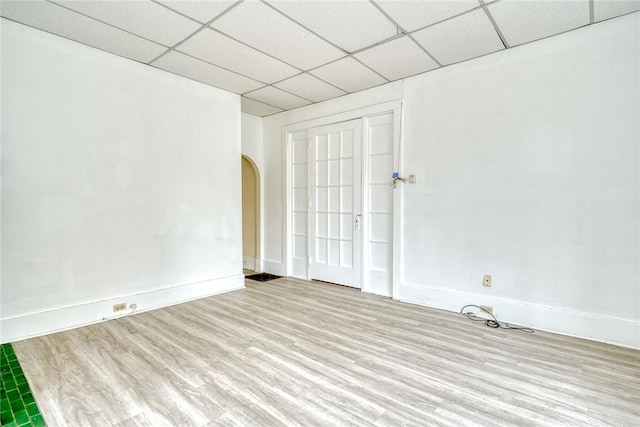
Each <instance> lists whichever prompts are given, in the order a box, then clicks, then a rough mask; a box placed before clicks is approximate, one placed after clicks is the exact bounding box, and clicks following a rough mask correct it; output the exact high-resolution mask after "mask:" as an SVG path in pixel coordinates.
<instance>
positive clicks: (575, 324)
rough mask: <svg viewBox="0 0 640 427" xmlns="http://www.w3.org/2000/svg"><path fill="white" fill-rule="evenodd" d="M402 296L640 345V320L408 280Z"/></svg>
mask: <svg viewBox="0 0 640 427" xmlns="http://www.w3.org/2000/svg"><path fill="white" fill-rule="evenodd" d="M400 300H401V301H404V302H409V303H414V304H420V305H424V306H427V307H433V308H439V309H444V310H449V311H455V312H459V311H460V309H461V308H462V307H463V306H464V305H466V304H477V305H480V304H482V305H488V306H491V307H493V313H494V315H495V316H496V317H497V318H498V320H500V321H504V322H509V323H512V324H515V325H521V326H528V327H530V328H533V329H538V330H542V331H548V332H554V333H558V334H562V335H570V336H575V337H579V338H586V339H589V340H594V341H601V342H605V343H609V344H615V345H620V346H623V347H630V348H635V349H640V322H638V321H636V320H630V319H621V318H617V317H611V316H603V315H599V314H592V313H585V312H580V311H575V310H568V309H564V308H558V307H553V306H547V305H542V304H531V303H525V302H522V301H517V300H510V299H506V298H496V297H489V296H486V295H480V294H474V293H471V292H462V291H455V290H451V289H443V288H438V287H432V286H425V285H418V284H415V283H408V282H404V283H402V284H401V287H400ZM476 312H477V310H476ZM476 314H477V313H476Z"/></svg>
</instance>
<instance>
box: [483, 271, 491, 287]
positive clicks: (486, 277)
mask: <svg viewBox="0 0 640 427" xmlns="http://www.w3.org/2000/svg"><path fill="white" fill-rule="evenodd" d="M482 286H486V287H488V288H490V287H491V275H490V274H485V275H484V277H483V278H482Z"/></svg>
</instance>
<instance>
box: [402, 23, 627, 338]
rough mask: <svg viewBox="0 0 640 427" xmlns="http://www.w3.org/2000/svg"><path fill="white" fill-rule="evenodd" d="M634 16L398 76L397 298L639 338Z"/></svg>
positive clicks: (581, 331)
mask: <svg viewBox="0 0 640 427" xmlns="http://www.w3.org/2000/svg"><path fill="white" fill-rule="evenodd" d="M639 23H640V14H634V15H632V16H627V17H622V18H619V19H614V20H611V21H607V22H603V23H601V24H597V25H594V26H591V27H588V28H584V29H581V30H577V31H573V32H570V33H567V34H563V35H561V36H558V37H554V38H550V39H546V40H542V41H539V42H536V43H532V44H531V45H528V46H524V47H522V48H516V49H513V50H510V51H508V52H504V53H501V54H496V55H490V56H487V57H484V58H480V59H478V60H475V61H469V62H466V63H464V64H461V65H459V66H454V67H450V68H445V69H442V70H439V71H435V72H432V73H427V74H425V75H422V76H419V77H416V78H411V79H408V80H406V82H405V97H404V101H405V127H404V135H405V148H404V165H405V168H404V170H405V173H407V174H409V173H415V174H417V176H418V183H417V184H416V185H408V186H405V187H404V191H405V192H404V228H405V234H404V239H403V241H404V254H405V257H404V265H405V270H404V278H405V283H404V285H403V286H402V288H401V298H403V299H406V300H410V301H416V302H420V303H425V304H428V305H433V306H437V307H442V308H447V309H459V308H460V306H461V305H462V304H463V303H482V304H488V305H493V306H494V307H495V314H496V315H497V316H498V317H503V318H505V319H509V320H511V321H513V322H520V323H524V324H527V325H531V326H534V327H539V328H544V329H551V330H556V331H560V332H564V333H569V334H577V335H583V336H587V337H593V338H598V339H603V340H612V341H617V342H621V343H625V344H628V345H635V346H640V333H639V331H640V330H639V329H638V321H639V320H640V276H639V274H638V269H639V260H640V253H639V236H640V228H639V218H640V211H639V208H638V203H639V198H638V197H639V191H640V186H639V174H638V170H639V162H638V160H639V159H638V148H639V145H640V124H639V122H640V106H639V102H640V85H639V83H640V78H639V76H640V67H639V64H640V33H639V28H640V25H639ZM485 273H487V274H492V275H493V287H491V288H483V287H482V276H483V274H485ZM523 304H524V305H525V306H528V307H525V308H523V307H522V305H523ZM558 310H560V311H564V312H567V313H565V314H566V315H571V316H573V317H574V318H576V321H577V322H578V323H580V322H585V326H586V324H589V326H588V327H586V328H583V327H582V326H579V325H574V326H571V325H568V324H566V321H565V324H562V323H560V322H559V319H558V318H555V317H554V316H553V315H551V316H548V317H547V318H546V319H545V316H546V314H547V313H553V311H558ZM594 316H595V319H597V320H598V321H599V322H600V323H599V324H598V322H597V321H592V319H594ZM577 319H580V320H579V321H578V320H577ZM615 319H623V320H627V321H628V322H627V323H628V325H627V326H626V327H622V328H621V327H620V326H619V325H618V326H616V328H617V330H613V325H614V324H615V325H617V324H618V322H617V321H616V320H615ZM592 327H593V328H595V330H594V329H593V328H592Z"/></svg>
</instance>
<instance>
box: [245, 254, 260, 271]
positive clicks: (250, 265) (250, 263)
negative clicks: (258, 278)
mask: <svg viewBox="0 0 640 427" xmlns="http://www.w3.org/2000/svg"><path fill="white" fill-rule="evenodd" d="M242 268H244V269H247V270H252V271H258V269H257V268H256V259H255V258H251V257H248V256H245V257H242Z"/></svg>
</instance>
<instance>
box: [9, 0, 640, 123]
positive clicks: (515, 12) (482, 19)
mask: <svg viewBox="0 0 640 427" xmlns="http://www.w3.org/2000/svg"><path fill="white" fill-rule="evenodd" d="M0 1H2V3H3V4H2V9H1V10H0V15H1V16H2V18H3V19H8V20H11V21H14V22H17V23H20V24H23V25H28V26H32V27H34V28H37V29H39V30H42V31H46V32H49V33H52V34H55V35H58V36H60V37H63V38H65V39H68V40H72V41H75V42H78V43H81V44H84V45H86V46H90V47H93V48H95V49H99V50H102V51H104V52H108V53H111V54H116V55H119V56H122V57H125V58H128V59H130V60H133V61H136V62H139V63H142V64H146V65H149V66H152V67H154V68H156V69H159V70H163V71H166V72H169V73H172V74H175V75H178V76H182V77H184V78H188V79H190V80H193V81H198V82H201V83H203V84H206V85H209V86H213V87H217V88H219V89H222V90H226V91H230V92H233V93H237V94H239V95H241V96H243V99H246V102H245V101H243V108H244V105H245V104H246V106H247V108H250V109H251V110H252V111H254V112H258V113H257V114H258V115H261V116H263V117H264V116H267V115H271V114H276V113H275V112H274V111H278V112H279V111H281V110H288V109H292V108H297V107H296V105H300V104H301V103H305V104H304V105H312V104H316V103H318V102H323V101H326V100H328V99H334V98H337V97H340V96H345V95H346V94H350V93H354V92H358V91H361V90H364V89H369V88H374V87H378V86H381V85H384V84H387V83H388V82H392V81H398V80H402V79H405V78H408V77H412V76H415V75H419V74H422V73H425V72H429V71H431V70H435V69H438V68H442V67H448V66H450V65H454V64H461V63H464V62H466V61H469V60H473V59H477V58H480V57H483V56H486V55H491V54H493V53H495V52H500V51H504V50H505V49H511V48H512V47H520V46H524V45H527V44H529V43H532V42H535V41H538V40H543V39H546V38H549V37H555V36H557V35H560V34H564V33H567V32H570V31H573V30H576V29H578V28H582V27H585V26H589V25H592V24H595V23H600V22H603V21H607V20H610V19H612V18H616V17H620V16H624V15H627V14H633V13H639V12H640V1H614V0H598V2H597V3H596V0H566V1H538V0H521V1H505V0H475V1H458V2H455V1H440V2H429V1H426V0H419V1H406V2H396V1H387V0H368V1H357V2H354V1H351V0H315V1H314V2H313V3H309V6H308V7H307V6H300V2H298V1H293V2H291V3H288V4H287V3H286V2H284V3H279V2H277V1H275V0H259V1H258V0H225V1H224V2H221V3H217V4H216V2H206V1H199V2H180V3H178V2H176V3H173V2H172V1H171V0H137V1H136V2H135V3H131V2H129V3H128V4H127V2H116V1H107V0H94V1H91V2H80V3H75V4H74V3H73V2H66V1H62V0H42V1H3V0H0ZM82 3H84V5H83V4H82ZM478 9H482V12H479V10H478ZM472 14H473V15H472ZM471 15H472V16H471ZM487 20H488V21H487ZM216 21H218V22H216ZM203 31H204V33H203ZM209 31H211V33H209ZM405 37H406V39H404V38H405ZM269 52H270V53H269ZM425 55H426V56H425ZM162 58H164V59H162ZM294 64H298V65H294ZM253 96H256V97H260V98H263V99H264V100H265V101H268V102H265V101H261V100H259V99H255V98H254V97H253ZM316 99H317V100H318V101H315V100H316ZM304 105H301V106H304ZM243 111H244V110H243Z"/></svg>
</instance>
